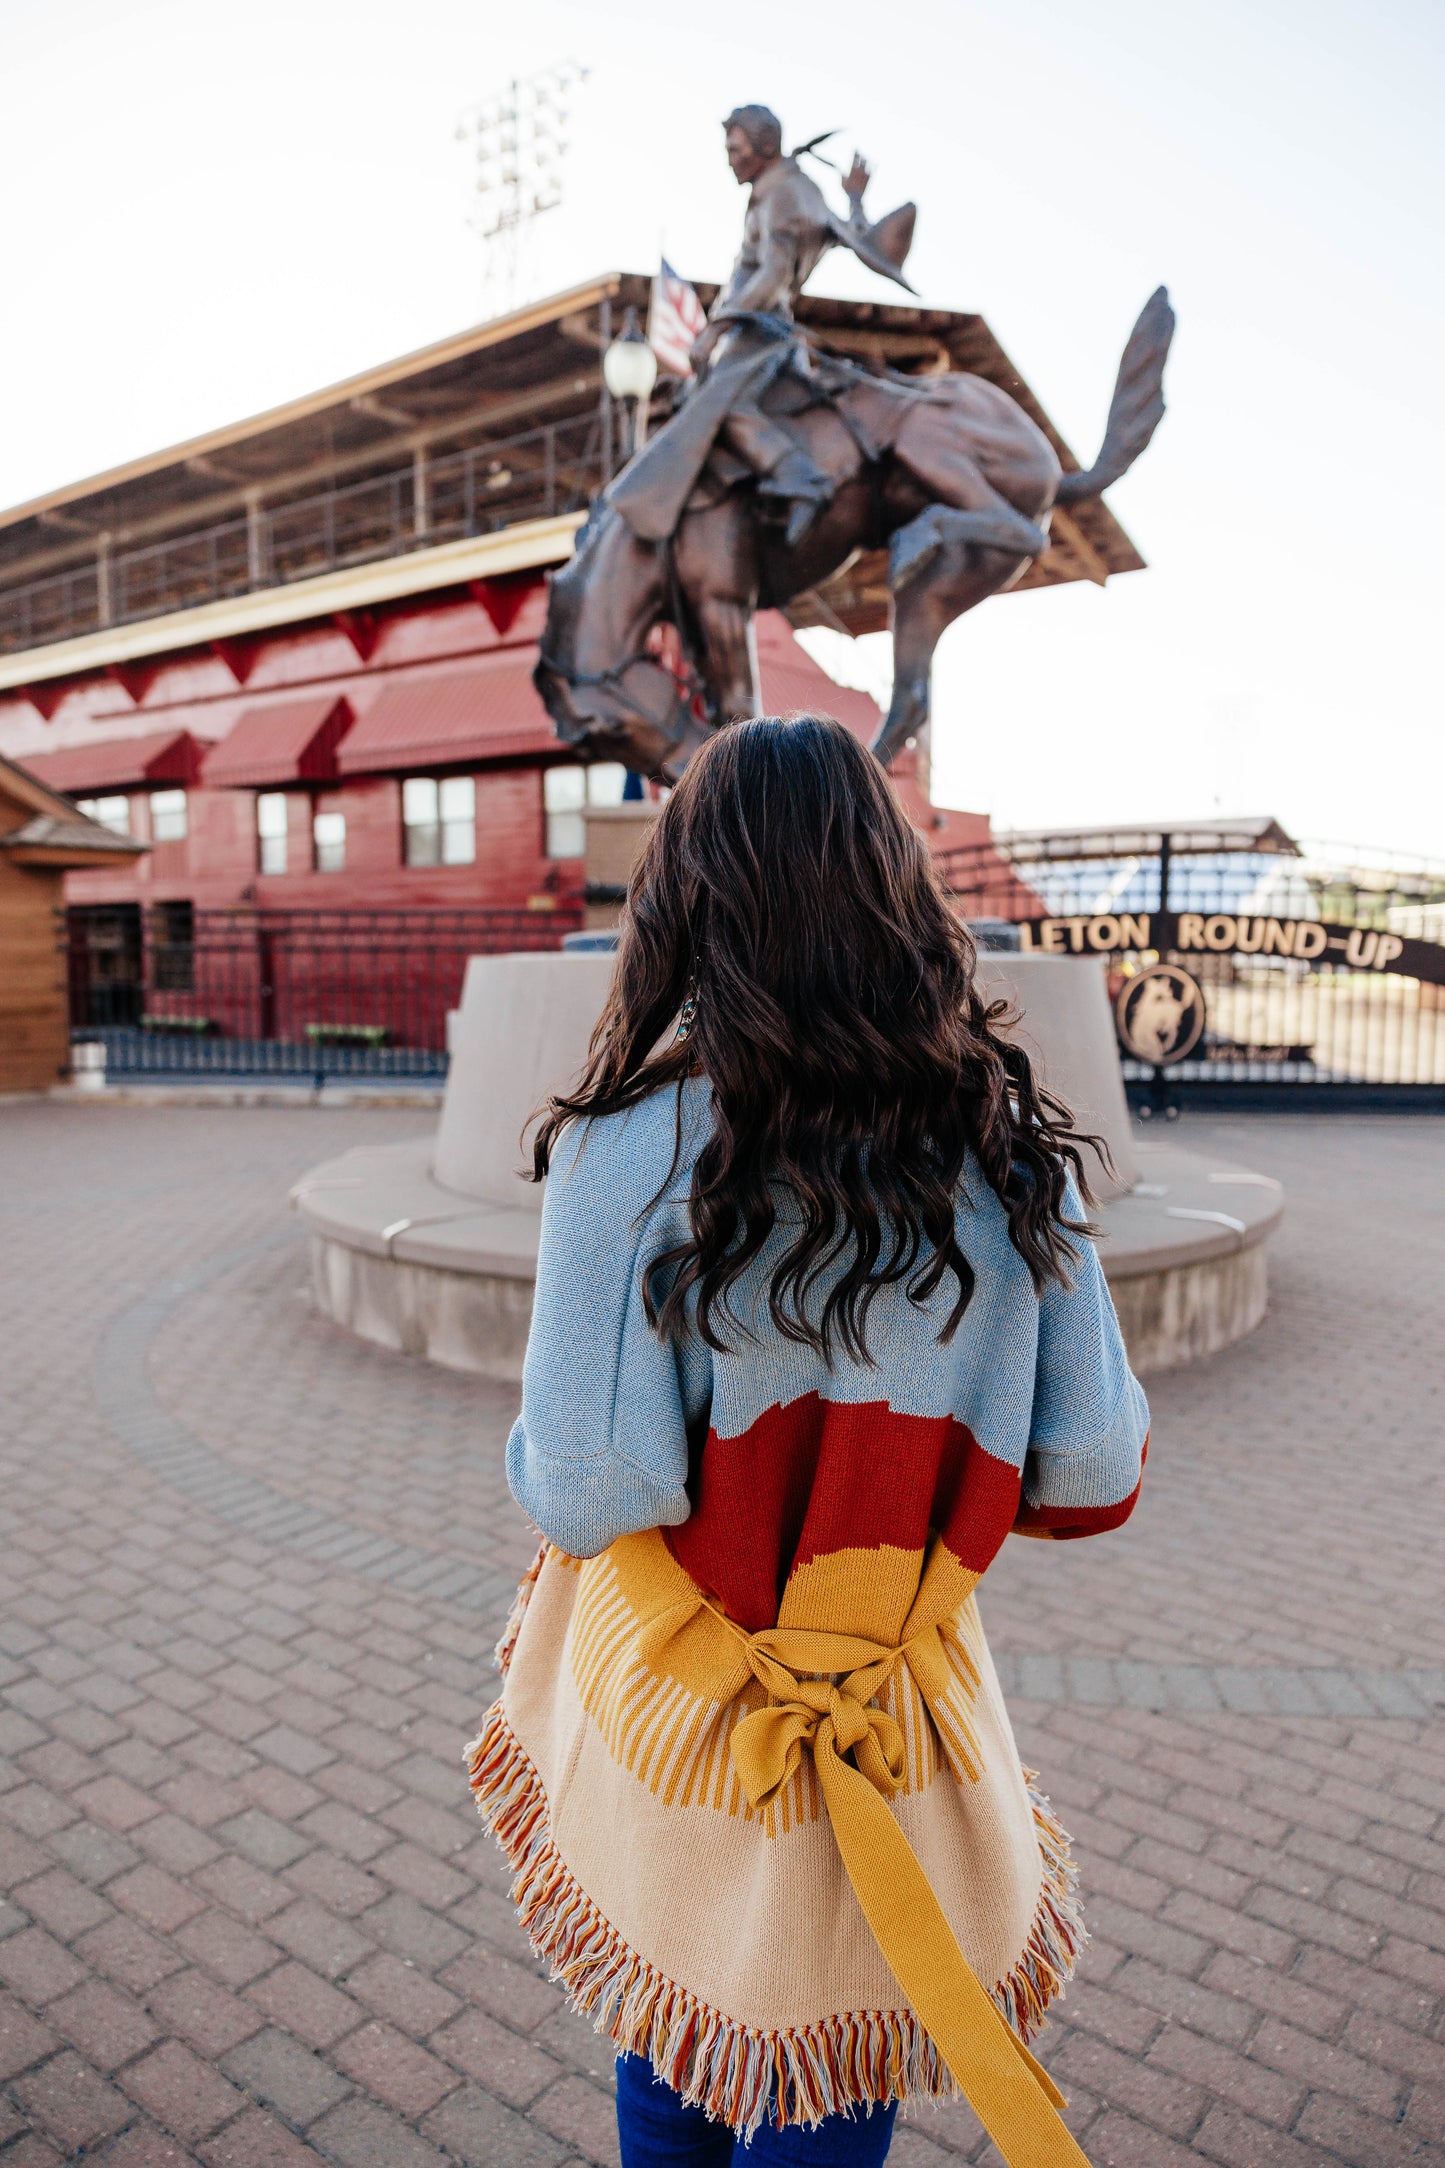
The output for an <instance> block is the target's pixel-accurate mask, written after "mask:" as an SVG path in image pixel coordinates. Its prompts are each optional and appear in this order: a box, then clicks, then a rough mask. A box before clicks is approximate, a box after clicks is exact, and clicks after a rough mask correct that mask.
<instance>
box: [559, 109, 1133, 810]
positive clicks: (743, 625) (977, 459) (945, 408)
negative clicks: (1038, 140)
mask: <svg viewBox="0 0 1445 2168" xmlns="http://www.w3.org/2000/svg"><path fill="white" fill-rule="evenodd" d="M724 125H725V127H726V130H727V149H728V160H729V163H730V165H731V166H732V168H733V172H734V174H735V175H736V177H737V179H738V180H739V182H740V183H743V184H745V185H749V186H750V188H751V196H750V199H749V205H748V214H747V220H746V224H745V228H744V239H743V248H742V251H741V253H740V254H739V257H738V261H737V265H736V267H735V269H734V271H733V275H732V278H731V279H730V280H729V282H728V284H727V285H726V286H725V287H724V288H723V289H722V291H721V292H720V293H719V295H718V298H717V300H716V302H715V303H714V305H713V310H712V314H711V317H710V319H709V321H708V323H707V324H706V326H705V327H704V329H703V332H702V334H701V335H700V337H699V339H698V341H697V344H696V346H695V347H694V349H693V364H694V369H695V371H696V380H695V382H694V383H693V384H692V385H691V387H690V388H689V390H688V393H687V396H686V397H685V398H684V399H683V400H682V401H681V403H680V405H679V407H678V409H677V411H676V413H675V414H674V415H673V417H672V418H671V420H670V421H668V422H667V423H666V425H665V426H664V427H663V428H662V429H661V430H659V431H658V433H657V434H656V435H655V436H654V438H653V439H652V441H651V442H650V443H649V444H648V445H646V446H645V448H644V449H643V450H642V451H641V452H640V453H639V454H638V455H637V456H636V457H635V458H634V459H632V460H631V461H630V462H629V464H628V465H627V466H626V467H625V468H624V469H623V471H622V473H621V474H620V475H618V476H617V478H616V479H615V480H614V481H613V482H612V483H611V484H610V485H609V487H608V488H607V489H606V490H604V491H603V493H602V494H601V496H600V497H599V498H598V499H597V501H596V503H595V504H594V506H593V508H592V511H591V513H590V515H589V517H588V519H587V522H586V524H585V526H584V527H583V528H582V529H581V531H580V533H579V534H578V537H577V543H576V550H575V554H574V555H573V557H572V559H571V561H570V562H569V563H568V564H567V565H566V566H565V567H564V568H563V569H562V570H561V571H560V572H558V573H557V574H556V575H555V576H554V577H553V579H552V583H551V591H550V596H549V601H548V609H547V622H546V629H545V632H544V634H543V638H542V642H541V649H540V660H539V661H538V664H537V669H536V673H535V681H536V685H537V689H538V692H539V693H540V694H541V696H542V699H543V701H544V703H545V705H546V707H547V711H548V713H549V714H550V715H551V717H552V719H553V721H554V723H555V724H556V727H557V731H558V735H559V736H560V737H561V738H562V739H563V740H564V742H566V743H567V744H569V745H573V746H575V747H577V749H578V750H579V752H580V753H581V754H582V757H583V758H584V759H586V760H620V761H623V762H625V764H626V765H627V766H628V767H629V768H631V769H633V770H634V771H635V772H637V773H639V774H642V775H648V776H652V777H655V778H656V779H658V780H659V781H664V782H670V781H675V780H676V779H677V777H678V776H679V775H681V773H682V771H683V769H684V768H685V767H686V765H687V763H688V760H689V759H690V758H691V756H692V754H693V753H694V752H695V751H696V749H697V747H698V746H699V745H700V744H701V743H702V742H703V741H704V739H705V738H707V737H708V736H709V735H710V734H711V733H712V732H713V731H714V730H716V729H718V728H719V727H720V726H722V725H723V724H725V723H728V722H731V721H735V720H737V719H738V718H739V717H742V716H747V715H756V714H757V713H758V712H759V705H760V704H759V692H758V682H757V665H756V658H755V653H754V647H753V641H752V636H751V625H752V618H753V614H754V612H755V611H757V610H759V609H781V608H783V607H785V606H786V605H787V604H788V603H789V602H791V601H792V600H793V599H794V597H795V596H798V595H802V594H804V593H806V592H807V590H808V589H809V588H813V587H817V586H818V585H819V584H820V583H821V582H822V581H824V580H826V579H828V578H829V577H830V575H831V574H833V573H835V572H837V571H838V570H839V569H840V568H841V567H842V566H843V565H845V564H847V563H848V561H849V560H850V559H851V558H852V557H854V556H855V555H856V554H857V553H858V552H859V551H860V550H874V549H881V548H883V547H885V546H886V547H887V550H888V566H889V590H890V595H891V598H892V617H893V693H892V699H891V701H890V703H889V708H888V713H887V716H886V717H885V718H884V721H883V723H882V725H881V726H880V728H879V731H878V734H877V736H876V738H875V739H874V742H873V751H874V752H875V753H876V754H877V756H878V758H879V760H880V761H882V762H883V764H884V765H885V766H887V765H888V763H889V762H890V761H891V759H892V758H893V755H894V754H895V753H896V752H897V751H898V749H899V747H900V746H902V745H903V744H905V743H906V742H907V740H909V739H910V738H913V737H915V736H916V735H917V733H918V732H919V731H921V730H922V729H923V728H924V726H925V725H926V723H927V721H928V714H929V686H930V677H931V672H932V662H933V653H934V649H935V648H936V647H937V645H938V642H939V640H940V638H941V637H942V635H943V633H944V631H945V630H946V628H947V627H948V626H949V625H951V624H952V623H953V621H954V619H955V618H956V617H961V616H962V614H963V612H964V611H965V610H971V609H973V608H974V607H975V605H976V604H978V603H980V602H982V601H984V600H985V599H986V598H987V597H988V596H989V595H994V594H998V593H1000V592H1001V591H1002V590H1003V589H1005V588H1007V587H1010V586H1012V585H1013V584H1014V582H1015V581H1017V580H1018V579H1019V578H1020V577H1021V576H1022V574H1023V573H1024V572H1025V571H1026V570H1027V569H1028V567H1029V566H1030V565H1031V564H1032V563H1033V561H1034V560H1035V558H1037V557H1039V556H1040V555H1041V554H1042V553H1043V552H1044V551H1045V550H1046V549H1047V548H1048V546H1049V532H1048V530H1049V518H1050V514H1051V513H1052V511H1053V508H1054V506H1055V505H1074V504H1079V503H1082V502H1084V501H1086V500H1088V499H1089V498H1094V497H1098V496H1100V495H1102V493H1103V492H1104V490H1106V489H1107V488H1108V487H1109V486H1110V484H1111V483H1113V482H1115V481H1117V480H1118V479H1119V477H1120V476H1121V475H1122V474H1124V473H1126V472H1127V471H1128V469H1129V468H1130V467H1131V466H1132V465H1133V464H1134V461H1135V460H1136V459H1137V458H1138V457H1139V455H1140V453H1141V452H1142V451H1143V450H1144V448H1145V446H1146V445H1147V444H1148V442H1149V440H1150V438H1151V437H1152V436H1153V434H1154V431H1155V429H1156V428H1157V426H1158V424H1159V421H1160V418H1161V416H1162V415H1163V412H1164V399H1163V391H1162V383H1163V374H1164V363H1165V358H1166V356H1167V354H1168V351H1169V343H1170V339H1171V338H1172V336H1173V330H1174V314H1173V311H1172V309H1171V308H1170V306H1169V297H1168V295H1167V293H1166V292H1165V290H1164V288H1163V287H1162V286H1161V287H1160V288H1159V290H1158V291H1157V292H1156V293H1155V294H1153V295H1152V296H1151V297H1150V299H1149V301H1148V302H1146V304H1145V306H1144V310H1143V313H1142V314H1141V315H1140V318H1139V321H1138V322H1137V324H1136V325H1135V326H1134V329H1133V332H1132V333H1131V334H1130V337H1129V341H1128V344H1127V345H1126V347H1125V349H1124V356H1123V360H1122V361H1121V363H1120V366H1119V375H1118V381H1117V382H1116V384H1115V387H1114V397H1113V402H1112V404H1111V407H1110V410H1109V420H1108V425H1107V428H1106V430H1105V434H1104V441H1103V445H1102V447H1101V449H1100V451H1099V455H1098V457H1097V459H1095V461H1094V463H1093V465H1092V466H1090V467H1088V468H1086V469H1085V470H1084V471H1083V472H1082V473H1072V474H1065V473H1064V471H1063V469H1062V467H1061V466H1060V464H1059V461H1058V458H1057V457H1056V455H1055V453H1054V449H1053V446H1052V445H1051V444H1050V443H1049V441H1048V439H1047V437H1046V436H1045V435H1044V434H1043V432H1042V430H1040V429H1039V428H1038V427H1037V426H1036V425H1035V424H1034V423H1033V422H1032V421H1031V420H1030V419H1029V417H1028V416H1027V415H1026V414H1025V413H1024V411H1023V409H1022V408H1021V407H1020V406H1019V405H1018V404H1017V402H1016V401H1015V400H1013V399H1012V398H1010V397H1009V395H1008V393H1007V392H1005V391H1003V390H1001V389H1000V388H999V387H998V386H997V385H996V384H991V383H989V382H988V381H987V380H986V379H985V378H983V377H979V376H972V375H968V374H966V373H963V372H954V373H950V374H948V375H945V376H935V377H928V378H923V379H920V378H915V377H907V376H903V375H896V374H893V373H890V372H886V371H885V372H883V373H881V374H874V373H871V372H870V371H868V370H866V369H863V368H860V367H857V366H855V365H853V364H852V363H849V362H846V361H841V360H838V359H836V358H835V357H833V356H829V355H826V354H820V353H810V352H809V351H808V348H807V346H806V344H805V342H804V341H803V339H802V337H801V335H800V333H799V329H798V326H797V325H796V323H795V322H794V320H793V304H794V303H795V301H796V299H797V296H798V294H799V292H800V291H801V288H802V285H803V283H804V281H805V280H806V279H807V278H808V276H809V275H810V274H811V272H812V271H813V269H814V267H815V266H816V264H817V263H818V261H819V259H820V257H821V256H822V255H823V253H824V251H825V250H826V249H828V248H830V247H833V246H837V245H842V246H845V247H847V248H849V249H851V250H852V251H853V253H854V254H855V255H857V256H859V257H860V258H861V259H862V261H863V262H864V263H866V264H868V265H869V266H870V268H872V269H873V270H875V271H877V272H879V273H881V274H882V275H883V276H885V277H888V278H891V279H893V280H894V281H895V282H896V283H897V284H899V285H902V286H905V287H907V286H908V282H907V280H906V279H905V278H904V277H903V272H902V265H903V261H904V258H905V257H906V254H907V251H908V247H909V244H910V242H911V239H912V234H913V221H914V210H913V206H912V205H911V204H905V205H904V206H902V208H901V209H900V210H898V211H894V212H892V213H891V214H890V215H889V216H888V217H887V218H885V219H881V220H879V221H878V222H877V224H870V223H869V221H868V220H867V218H866V217H865V216H864V214H863V209H862V198H863V192H864V190H865V188H866V186H867V182H868V169H867V167H866V166H865V165H864V164H863V163H862V161H861V160H859V159H856V158H855V160H854V161H853V166H852V169H851V171H850V172H849V173H848V174H847V175H846V177H845V179H844V183H843V185H844V189H845V192H846V193H847V195H848V197H849V201H850V216H849V218H847V219H844V218H842V217H840V216H839V215H838V214H837V213H835V212H834V211H832V210H831V209H830V208H829V206H828V204H827V202H826V200H825V199H824V197H823V195H822V192H821V190H820V189H819V188H818V187H817V186H816V185H815V183H814V182H813V181H812V179H811V178H810V177H809V176H808V175H807V174H806V173H804V171H803V170H802V168H801V166H800V165H799V163H798V157H799V155H800V154H799V153H794V154H793V155H792V156H791V157H786V158H785V157H783V156H782V154H781V130H780V128H779V125H778V122H777V120H776V118H775V117H774V115H773V114H772V113H770V112H769V111H768V110H767V108H766V107H762V106H744V107H740V108H739V109H738V111H737V112H735V113H733V114H732V115H730V116H729V119H728V121H727V122H726V123H725V124H724ZM825 140H826V138H821V137H820V138H816V139H815V141H814V144H810V145H807V146H804V148H805V149H806V150H809V151H815V147H816V143H817V142H821V141H825ZM912 290H913V289H912V288H911V287H908V291H910V292H912ZM667 625H671V626H672V627H673V628H674V630H675V634H676V638H675V641H674V642H673V643H672V644H671V646H670V648H669V649H665V648H664V644H663V643H664V633H663V628H664V627H665V626H667Z"/></svg>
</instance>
